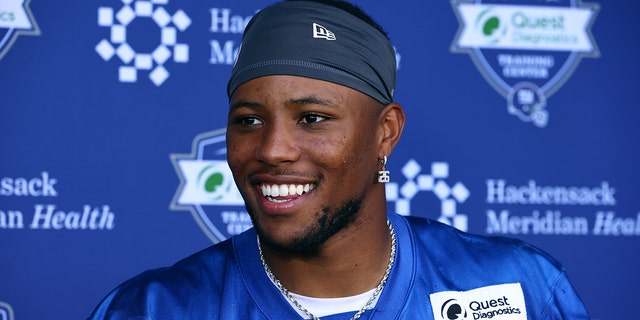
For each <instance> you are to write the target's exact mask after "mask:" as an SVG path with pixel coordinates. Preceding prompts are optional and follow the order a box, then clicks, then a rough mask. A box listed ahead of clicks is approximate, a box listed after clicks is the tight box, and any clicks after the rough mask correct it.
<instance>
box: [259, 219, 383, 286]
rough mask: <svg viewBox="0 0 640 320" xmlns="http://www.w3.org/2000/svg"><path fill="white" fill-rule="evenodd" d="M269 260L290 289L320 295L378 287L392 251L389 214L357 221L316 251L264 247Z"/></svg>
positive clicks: (267, 260)
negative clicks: (307, 251)
mask: <svg viewBox="0 0 640 320" xmlns="http://www.w3.org/2000/svg"><path fill="white" fill-rule="evenodd" d="M263 254H264V256H265V260H266V263H267V264H268V265H269V268H270V269H271V271H272V272H273V274H274V276H275V277H276V278H277V279H278V280H279V281H280V282H281V283H282V285H284V287H285V288H287V290H289V291H290V292H294V293H297V294H300V295H304V296H309V297H316V298H338V297H348V296H353V295H357V294H360V293H363V292H366V291H369V290H371V289H373V288H375V287H376V286H377V285H378V283H379V282H380V280H381V279H382V277H383V275H384V273H385V270H386V268H387V266H388V265H389V257H390V254H391V237H390V233H389V228H388V226H387V224H386V217H384V216H383V217H381V219H377V220H369V221H367V222H357V223H355V224H354V225H352V226H350V227H349V228H346V229H344V230H342V231H340V232H339V233H337V234H336V235H334V236H333V237H331V238H330V239H329V240H327V241H326V242H325V243H324V244H323V245H322V246H321V247H320V248H318V250H317V251H316V252H315V253H314V254H308V255H307V254H296V253H292V252H280V251H274V250H273V249H271V248H268V247H264V248H263Z"/></svg>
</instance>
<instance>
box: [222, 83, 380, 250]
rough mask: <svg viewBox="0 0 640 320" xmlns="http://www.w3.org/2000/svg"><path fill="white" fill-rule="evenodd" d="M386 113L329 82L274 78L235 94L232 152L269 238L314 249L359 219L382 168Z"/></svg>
mask: <svg viewBox="0 0 640 320" xmlns="http://www.w3.org/2000/svg"><path fill="white" fill-rule="evenodd" d="M379 117H380V112H379V109H378V106H377V103H376V102H375V100H373V99H371V98H370V97H368V96H366V95H365V94H363V93H360V92H358V91H356V90H353V89H351V88H348V87H344V86H341V85H337V84H333V83H330V82H326V81H321V80H314V79H309V78H303V77H296V76H279V75H278V76H266V77H260V78H257V79H253V80H251V81H248V82H246V83H244V84H243V85H241V86H240V87H239V88H238V89H237V90H236V91H235V92H234V94H233V95H232V97H231V101H230V110H229V120H228V127H227V157H228V161H229V165H230V167H231V171H232V172H233V176H234V179H235V181H236V184H237V185H238V188H239V190H240V193H241V194H242V196H243V198H244V200H245V203H246V207H247V210H248V212H249V215H250V216H251V218H252V220H253V223H254V226H255V227H256V230H257V232H258V234H259V235H260V237H261V239H262V241H263V242H265V243H266V244H267V245H270V246H271V247H275V248H280V249H286V250H294V251H301V252H302V251H309V250H314V249H316V248H317V247H318V246H319V245H321V244H322V243H324V241H326V240H327V239H328V238H330V237H331V236H332V235H334V234H336V233H338V232H340V231H341V230H343V229H345V228H346V227H348V226H351V225H353V223H354V221H357V220H358V216H359V214H358V212H359V211H362V210H367V207H366V204H367V199H368V197H370V195H371V191H372V189H373V188H374V187H375V182H374V181H375V177H376V173H377V171H378V170H379V168H380V167H379V163H378V158H379V155H378V154H377V150H378V149H377V145H376V141H377V139H376V136H378V130H380V129H379V121H380V120H379ZM377 209H378V210H379V209H380V208H377Z"/></svg>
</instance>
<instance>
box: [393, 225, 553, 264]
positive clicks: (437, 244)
mask: <svg viewBox="0 0 640 320" xmlns="http://www.w3.org/2000/svg"><path fill="white" fill-rule="evenodd" d="M405 219H406V220H407V223H408V225H409V226H410V229H411V233H412V236H413V238H414V241H415V243H416V246H417V247H419V248H420V247H422V248H424V249H426V250H428V251H430V252H436V254H437V253H443V252H446V253H448V254H449V255H450V256H452V257H457V259H462V258H464V257H468V258H469V257H486V259H480V261H484V262H486V263H489V262H494V263H495V262H504V261H509V262H515V261H520V262H521V263H527V262H528V261H531V260H538V261H545V262H546V263H548V264H549V265H550V267H553V268H558V269H561V268H562V266H561V265H560V263H559V262H558V261H557V260H555V259H554V258H553V257H551V256H550V255H549V254H547V253H546V252H545V251H543V250H541V249H539V248H537V247H535V246H533V245H531V244H529V243H527V242H525V241H523V240H520V239H516V238H509V237H501V236H489V235H480V234H473V233H469V232H465V231H461V230H459V229H456V228H454V227H452V226H449V225H447V224H444V223H441V222H439V221H436V220H432V219H426V218H420V217H405ZM474 260H476V261H477V260H478V259H474Z"/></svg>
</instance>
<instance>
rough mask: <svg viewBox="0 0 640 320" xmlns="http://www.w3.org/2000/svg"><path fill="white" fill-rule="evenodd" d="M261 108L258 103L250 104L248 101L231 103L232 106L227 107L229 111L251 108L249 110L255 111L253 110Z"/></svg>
mask: <svg viewBox="0 0 640 320" xmlns="http://www.w3.org/2000/svg"><path fill="white" fill-rule="evenodd" d="M259 107H262V104H261V103H258V102H250V101H242V100H241V101H238V102H235V103H233V104H232V105H230V106H229V111H233V110H235V109H238V108H251V109H255V108H259Z"/></svg>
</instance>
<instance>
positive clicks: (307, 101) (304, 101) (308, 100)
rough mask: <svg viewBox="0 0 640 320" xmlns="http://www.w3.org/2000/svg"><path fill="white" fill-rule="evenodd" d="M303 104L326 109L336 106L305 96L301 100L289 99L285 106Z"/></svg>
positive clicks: (329, 101)
mask: <svg viewBox="0 0 640 320" xmlns="http://www.w3.org/2000/svg"><path fill="white" fill-rule="evenodd" d="M304 104H317V105H323V106H328V107H335V106H336V104H335V103H334V102H333V101H331V100H327V99H322V98H319V97H317V96H306V97H302V98H297V99H291V100H289V101H288V102H287V105H304Z"/></svg>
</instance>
